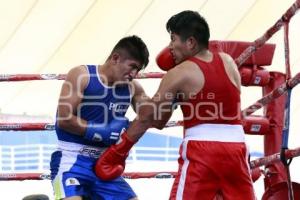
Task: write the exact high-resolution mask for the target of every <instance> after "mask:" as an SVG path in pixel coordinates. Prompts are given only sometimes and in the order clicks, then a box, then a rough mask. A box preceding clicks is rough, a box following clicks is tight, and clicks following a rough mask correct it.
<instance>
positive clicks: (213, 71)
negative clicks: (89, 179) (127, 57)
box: [96, 11, 255, 200]
mask: <svg viewBox="0 0 300 200" xmlns="http://www.w3.org/2000/svg"><path fill="white" fill-rule="evenodd" d="M166 28H167V31H168V32H169V33H170V36H171V42H170V44H169V47H168V48H169V50H170V52H168V49H167V50H164V51H163V52H167V53H166V54H165V55H160V57H159V59H158V60H159V62H158V63H159V64H160V65H161V66H162V67H163V69H166V68H168V69H169V70H168V72H167V73H166V75H165V76H164V77H163V79H162V81H161V83H160V86H159V88H158V91H157V92H156V94H155V95H154V97H153V98H152V99H151V100H150V101H148V102H147V104H144V105H141V106H140V107H139V110H138V116H137V117H136V119H135V120H134V121H133V122H132V123H131V125H130V126H129V128H128V130H127V131H126V132H124V134H123V135H122V136H121V138H122V139H121V140H120V141H119V142H118V143H117V144H116V145H113V146H111V147H110V148H109V149H108V150H107V151H106V152H105V153H104V154H103V155H102V157H101V158H100V159H99V161H98V166H99V167H96V172H97V174H99V175H100V176H103V177H104V178H106V179H111V178H114V177H116V176H118V175H120V174H121V173H122V172H123V170H124V167H125V159H126V157H127V155H128V152H129V150H130V148H131V147H132V146H133V145H134V144H135V143H136V142H137V141H138V139H139V138H140V137H141V136H142V135H143V134H144V132H145V131H146V130H147V129H148V128H150V127H156V128H159V129H162V128H163V127H164V126H165V124H166V123H167V121H168V120H169V119H170V116H171V115H172V111H173V109H172V108H173V105H174V102H175V103H176V104H179V105H180V106H181V109H182V113H183V116H184V138H183V142H182V144H181V147H180V152H179V153H180V157H179V159H178V162H179V169H178V176H177V177H176V178H175V181H174V184H173V187H172V190H171V194H170V199H172V200H173V199H176V200H181V199H184V200H212V199H216V198H217V197H218V199H219V198H222V199H224V200H254V199H255V195H254V190H253V185H252V181H251V178H250V170H249V166H248V163H247V150H246V145H245V141H244V140H245V139H244V131H243V127H242V125H241V113H240V110H241V108H240V87H241V80H240V75H239V72H238V69H237V66H236V64H235V63H234V61H233V59H232V58H231V57H230V56H229V55H227V54H225V53H212V52H210V51H209V49H208V43H209V37H210V33H209V26H208V24H207V22H206V20H205V19H204V18H203V17H202V16H201V15H199V13H197V12H194V11H183V12H180V13H178V14H176V15H174V16H172V17H171V18H170V19H169V20H168V22H167V24H166ZM170 55H171V56H170ZM172 63H175V66H172Z"/></svg>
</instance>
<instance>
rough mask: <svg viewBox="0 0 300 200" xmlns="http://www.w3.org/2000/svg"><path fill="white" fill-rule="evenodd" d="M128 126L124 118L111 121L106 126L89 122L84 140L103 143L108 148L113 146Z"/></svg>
mask: <svg viewBox="0 0 300 200" xmlns="http://www.w3.org/2000/svg"><path fill="white" fill-rule="evenodd" d="M128 126H129V121H128V119H127V118H126V117H124V118H119V119H113V120H112V121H111V122H110V123H109V124H108V125H106V126H104V125H103V124H99V123H94V122H92V121H89V122H88V124H87V128H86V131H85V134H84V138H85V139H87V140H90V141H95V142H103V143H104V144H106V145H108V146H110V145H112V144H115V143H116V142H117V141H118V140H119V138H120V134H121V133H122V132H123V131H125V130H126V129H127V128H128Z"/></svg>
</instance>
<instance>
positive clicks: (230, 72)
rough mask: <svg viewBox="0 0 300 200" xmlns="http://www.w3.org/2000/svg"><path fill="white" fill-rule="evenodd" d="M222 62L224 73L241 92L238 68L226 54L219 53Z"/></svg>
mask: <svg viewBox="0 0 300 200" xmlns="http://www.w3.org/2000/svg"><path fill="white" fill-rule="evenodd" d="M220 56H221V58H222V61H223V63H224V67H225V71H226V73H227V76H228V77H229V79H230V81H231V82H232V83H233V84H234V85H235V86H236V87H237V88H238V89H239V90H241V76H240V73H239V70H238V67H237V65H236V63H235V62H234V60H233V59H232V57H231V56H230V55H228V54H226V53H220Z"/></svg>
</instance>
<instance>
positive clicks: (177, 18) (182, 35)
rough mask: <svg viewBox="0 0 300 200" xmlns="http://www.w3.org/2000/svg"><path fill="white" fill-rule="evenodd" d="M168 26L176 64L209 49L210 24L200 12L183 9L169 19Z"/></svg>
mask: <svg viewBox="0 0 300 200" xmlns="http://www.w3.org/2000/svg"><path fill="white" fill-rule="evenodd" d="M166 28H167V31H168V32H169V33H170V35H171V42H170V45H169V47H170V49H171V51H172V54H173V56H174V57H175V62H176V64H178V63H180V62H181V61H183V60H185V59H186V58H188V57H190V56H193V55H195V54H196V53H198V52H199V51H201V50H203V49H208V43H209V37H210V33H209V26H208V24H207V22H206V20H205V19H204V18H203V17H202V16H201V15H200V14H199V13H198V12H195V11H190V10H187V11H182V12H180V13H178V14H176V15H174V16H172V17H171V18H170V19H169V20H168V22H167V24H166Z"/></svg>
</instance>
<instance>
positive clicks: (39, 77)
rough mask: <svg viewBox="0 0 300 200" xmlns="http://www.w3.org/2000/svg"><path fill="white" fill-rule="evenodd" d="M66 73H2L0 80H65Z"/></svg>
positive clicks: (153, 75)
mask: <svg viewBox="0 0 300 200" xmlns="http://www.w3.org/2000/svg"><path fill="white" fill-rule="evenodd" d="M164 75H165V73H161V72H148V73H139V74H138V75H137V76H136V77H135V78H136V79H145V78H162V77H163V76H164ZM66 76H67V75H66V74H0V82H5V81H35V80H65V79H66Z"/></svg>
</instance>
